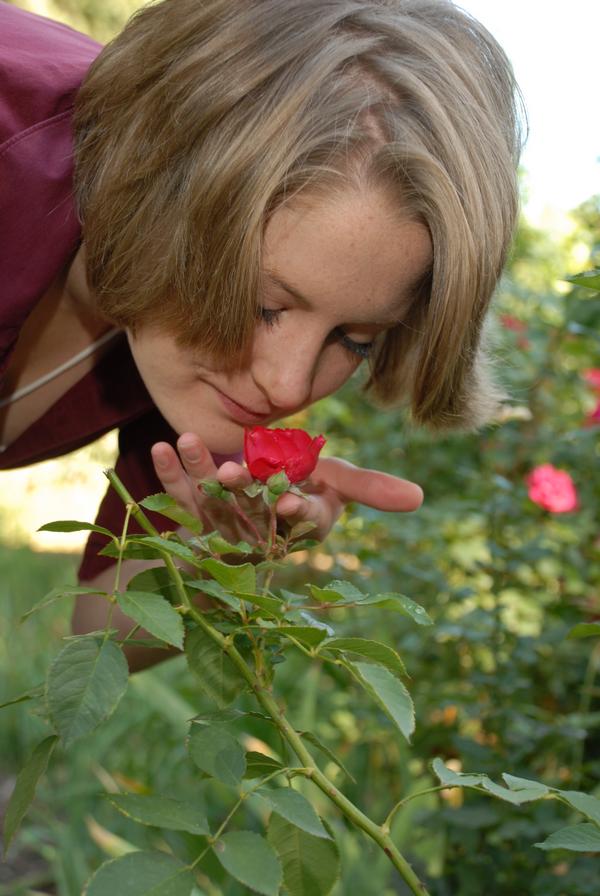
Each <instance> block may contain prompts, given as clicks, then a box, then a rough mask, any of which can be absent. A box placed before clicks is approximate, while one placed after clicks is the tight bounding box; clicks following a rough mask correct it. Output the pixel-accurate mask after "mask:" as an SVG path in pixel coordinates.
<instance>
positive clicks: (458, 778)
mask: <svg viewBox="0 0 600 896" xmlns="http://www.w3.org/2000/svg"><path fill="white" fill-rule="evenodd" d="M431 768H432V769H433V772H434V774H435V775H436V777H437V778H438V779H439V782H440V784H445V785H446V787H475V786H478V785H481V784H482V782H483V781H484V779H486V778H487V775H480V774H465V773H463V772H455V771H452V769H451V768H448V767H447V766H446V765H444V762H443V760H441V759H440V758H439V757H436V758H435V759H434V760H433V762H432V763H431ZM488 780H489V779H488Z"/></svg>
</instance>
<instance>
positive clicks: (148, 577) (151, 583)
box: [127, 566, 195, 604]
mask: <svg viewBox="0 0 600 896" xmlns="http://www.w3.org/2000/svg"><path fill="white" fill-rule="evenodd" d="M182 578H183V582H184V586H185V589H186V591H187V592H188V595H189V596H190V597H192V596H193V595H194V593H195V589H194V588H192V587H191V586H188V582H189V579H188V577H187V576H186V575H185V574H182ZM127 590H128V591H152V592H154V593H155V594H162V596H163V597H165V598H166V599H167V600H168V601H169V603H173V604H178V603H180V596H179V593H178V591H177V586H176V585H175V582H174V581H173V579H172V578H171V573H170V572H169V570H168V569H167V568H166V566H150V567H148V569H143V570H142V572H138V574H137V575H135V576H133V578H131V579H129V582H128V583H127Z"/></svg>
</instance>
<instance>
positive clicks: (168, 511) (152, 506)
mask: <svg viewBox="0 0 600 896" xmlns="http://www.w3.org/2000/svg"><path fill="white" fill-rule="evenodd" d="M138 503H139V504H140V505H141V506H142V507H145V508H146V510H154V511H155V512H156V513H160V514H162V516H166V517H167V519H170V520H173V521H174V522H175V523H178V525H180V526H185V528H186V529H189V530H190V532H192V533H193V534H194V535H200V533H201V532H202V522H201V520H199V519H198V517H197V516H194V514H193V513H189V512H188V511H187V510H184V509H183V507H181V506H180V505H179V504H178V503H177V501H176V500H175V499H174V498H172V497H171V495H167V494H166V492H158V494H156V495H149V496H148V497H147V498H144V499H143V501H139V502H138Z"/></svg>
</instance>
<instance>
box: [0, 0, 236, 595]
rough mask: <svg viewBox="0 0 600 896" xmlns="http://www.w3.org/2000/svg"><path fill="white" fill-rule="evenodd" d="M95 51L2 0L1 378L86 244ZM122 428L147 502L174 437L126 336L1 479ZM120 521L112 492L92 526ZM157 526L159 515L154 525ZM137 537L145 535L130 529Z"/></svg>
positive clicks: (129, 466) (138, 493)
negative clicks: (79, 134)
mask: <svg viewBox="0 0 600 896" xmlns="http://www.w3.org/2000/svg"><path fill="white" fill-rule="evenodd" d="M100 49H101V47H100V45H99V44H97V43H96V42H95V41H93V40H92V39H91V38H89V37H86V36H85V35H83V34H79V33H78V32H76V31H73V30H72V29H71V28H68V27H67V26H66V25H61V24H59V23H57V22H52V21H50V20H49V19H45V18H42V17H40V16H35V15H32V14H31V13H27V12H24V11H23V10H20V9H17V8H15V7H13V6H8V5H7V4H6V3H4V2H2V0H0V232H1V234H2V238H1V240H0V376H1V375H2V373H3V372H4V371H5V370H6V367H7V365H8V362H9V359H10V355H11V353H12V351H13V349H14V346H15V344H16V341H17V338H18V335H19V332H20V330H21V327H22V326H23V324H24V322H25V320H26V319H27V317H28V315H29V314H30V313H31V311H32V310H33V308H34V307H35V305H36V303H37V302H38V301H39V299H40V298H41V296H42V295H43V294H44V293H45V291H46V290H47V288H48V287H49V285H50V284H51V282H52V281H53V280H54V278H55V277H56V275H57V274H58V273H59V271H61V270H62V269H63V268H64V267H65V266H66V264H67V263H68V262H69V260H70V259H71V258H72V256H73V255H74V253H75V252H76V250H77V248H78V246H79V244H80V241H81V229H80V225H79V222H78V220H77V215H76V212H75V208H74V204H73V197H72V176H73V160H72V127H71V119H72V112H73V102H74V98H75V95H76V93H77V90H78V89H79V86H80V84H81V82H82V80H83V77H84V75H85V73H86V71H87V69H88V68H89V66H90V64H91V62H92V61H93V59H94V58H95V57H96V55H97V54H98V52H99V51H100ZM116 427H119V428H120V432H119V458H118V461H117V464H116V470H117V473H118V474H119V476H120V478H121V479H122V480H123V482H124V483H125V485H126V486H127V488H128V489H129V491H130V493H131V494H132V495H133V497H134V498H136V499H140V498H143V497H145V496H146V495H149V494H152V493H154V492H157V491H161V490H162V486H161V484H160V482H159V480H158V479H157V477H156V475H155V473H154V468H153V466H152V462H151V458H150V447H151V445H152V444H153V443H154V442H156V441H168V442H171V443H173V442H174V441H175V440H176V438H177V436H176V433H175V432H174V431H173V430H172V429H171V427H170V426H169V424H168V423H167V422H166V421H165V420H164V418H163V417H162V416H161V415H160V413H159V412H158V410H157V409H156V407H155V406H154V404H153V402H152V399H151V397H150V395H149V394H148V392H147V390H146V388H145V386H144V384H143V382H142V380H141V378H140V375H139V373H138V371H137V368H136V366H135V363H134V361H133V358H132V356H131V353H130V351H129V346H128V344H127V340H126V339H125V338H124V337H117V338H116V339H115V341H114V342H113V343H111V345H110V348H108V349H107V350H106V351H105V353H104V354H103V355H102V357H101V359H100V360H99V362H98V363H97V364H96V366H95V367H94V368H93V370H91V371H90V372H89V373H88V374H87V375H86V376H84V377H83V378H82V379H81V380H79V382H77V383H76V384H75V385H74V386H73V387H72V388H71V389H69V390H68V392H66V393H65V395H63V396H62V398H60V399H59V400H58V401H57V402H56V403H55V404H53V405H52V407H50V408H49V409H48V410H47V411H46V413H45V414H43V416H42V417H40V418H39V419H38V420H36V422H35V423H33V424H32V425H31V426H30V427H29V428H28V429H27V430H26V431H25V432H24V433H23V434H22V435H21V436H20V437H19V438H18V439H17V440H16V441H15V442H13V443H12V444H11V445H9V447H8V448H7V449H6V450H5V451H4V452H2V453H0V470H1V469H10V468H13V467H22V466H26V465H27V464H31V463H37V462H38V461H41V460H47V459H49V458H52V457H57V456H59V455H62V454H66V453H67V452H69V451H74V450H75V449H76V448H80V447H82V446H83V445H86V444H88V443H89V442H92V441H94V440H95V439H97V438H99V437H100V436H102V435H104V434H105V433H107V432H109V431H110V430H112V429H115V428H116ZM224 459H225V458H220V457H215V460H216V462H217V463H220V462H222V460H224ZM123 519H124V508H123V505H122V502H121V499H120V498H118V497H117V495H116V494H115V493H114V492H113V491H112V489H109V490H108V491H107V494H106V496H105V498H104V500H103V501H102V504H101V505H100V510H99V512H98V516H97V522H98V523H99V524H100V525H102V526H105V527H106V528H108V529H110V530H111V531H113V532H120V531H121V529H122V523H123ZM161 519H162V518H160V517H158V516H155V521H156V522H158V523H159V525H160V520H161ZM163 523H164V520H163ZM171 525H172V524H171ZM130 528H131V531H139V528H138V527H137V525H136V524H135V523H134V521H132V524H131V527H130ZM105 542H106V539H103V538H102V537H101V536H97V535H95V534H92V536H91V537H90V539H89V541H88V544H87V547H86V550H85V553H84V557H83V561H82V564H81V567H80V570H79V574H80V578H81V579H82V580H84V581H85V580H89V579H91V578H93V577H94V576H96V575H97V574H98V573H99V572H101V571H102V570H103V569H106V568H107V567H109V566H111V565H112V564H113V562H114V561H113V560H111V559H109V558H106V557H98V556H97V551H98V549H99V548H100V547H101V546H102V545H103V544H104V543H105Z"/></svg>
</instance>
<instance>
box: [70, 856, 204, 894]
mask: <svg viewBox="0 0 600 896" xmlns="http://www.w3.org/2000/svg"><path fill="white" fill-rule="evenodd" d="M193 887H194V876H193V874H192V873H191V872H190V871H189V870H188V868H187V867H186V866H185V865H184V864H183V863H182V862H180V861H179V860H178V859H175V858H173V856H170V855H167V854H166V853H164V852H150V851H146V850H139V851H137V852H130V853H128V854H127V855H125V856H120V858H118V859H111V860H110V861H109V862H105V863H104V864H103V865H101V866H100V868H99V869H98V870H97V871H96V873H95V874H94V875H93V877H92V878H91V879H90V881H89V883H88V885H87V886H86V888H85V890H84V891H83V892H84V896H190V894H191V893H192V889H193Z"/></svg>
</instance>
